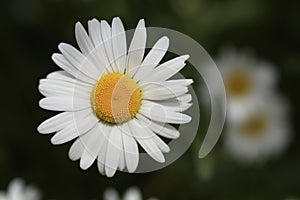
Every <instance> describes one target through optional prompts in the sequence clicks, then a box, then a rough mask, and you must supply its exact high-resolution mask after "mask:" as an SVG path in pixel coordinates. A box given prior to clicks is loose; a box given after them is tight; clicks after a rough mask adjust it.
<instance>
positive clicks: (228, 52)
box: [216, 49, 277, 121]
mask: <svg viewBox="0 0 300 200" xmlns="http://www.w3.org/2000/svg"><path fill="white" fill-rule="evenodd" d="M216 63H217V66H218V67H219V70H220V73H221V75H222V78H223V81H224V85H225V89H226V95H227V100H228V101H227V103H228V104H227V119H228V120H230V121H237V120H241V119H243V118H244V117H246V116H247V112H248V111H249V110H252V109H253V107H255V105H256V104H257V103H259V102H261V101H262V97H263V96H265V95H268V94H270V93H272V91H273V90H274V85H275V83H276V81H277V74H276V71H275V70H274V68H273V66H271V65H270V64H269V63H267V62H265V61H260V60H258V59H256V58H255V57H253V56H252V55H251V54H250V53H249V52H246V51H245V52H236V51H235V50H233V49H224V50H223V51H222V52H221V55H220V57H219V58H218V59H216Z"/></svg>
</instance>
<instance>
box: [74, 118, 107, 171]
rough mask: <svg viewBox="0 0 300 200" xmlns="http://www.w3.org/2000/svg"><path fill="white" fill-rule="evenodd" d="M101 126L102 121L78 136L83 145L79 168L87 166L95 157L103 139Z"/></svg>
mask: <svg viewBox="0 0 300 200" xmlns="http://www.w3.org/2000/svg"><path fill="white" fill-rule="evenodd" d="M103 126H104V125H102V123H97V124H96V125H95V126H94V127H93V128H92V129H91V130H90V131H89V132H88V133H86V134H84V135H82V136H80V137H79V139H80V140H81V141H82V143H83V145H84V151H83V153H82V156H81V160H80V167H81V169H84V170H85V169H87V168H89V167H90V166H91V165H92V164H93V162H94V161H95V159H96V158H97V156H98V154H99V151H100V149H101V147H102V145H103V143H104V141H105V137H104V134H103V132H104V128H103Z"/></svg>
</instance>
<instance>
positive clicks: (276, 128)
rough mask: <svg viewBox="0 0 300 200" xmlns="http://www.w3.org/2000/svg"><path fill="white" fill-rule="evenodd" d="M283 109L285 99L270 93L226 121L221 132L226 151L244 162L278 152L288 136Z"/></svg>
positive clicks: (278, 153) (277, 153) (282, 147)
mask: <svg viewBox="0 0 300 200" xmlns="http://www.w3.org/2000/svg"><path fill="white" fill-rule="evenodd" d="M287 111H288V106H287V102H285V101H284V100H283V99H282V98H280V97H279V96H276V95H273V97H272V98H266V99H265V100H264V103H260V104H257V105H256V108H254V109H253V110H251V111H249V112H248V113H247V117H246V118H244V119H243V120H241V121H239V122H238V123H228V124H227V130H226V134H224V138H225V141H224V143H225V147H226V149H227V151H228V152H229V153H230V154H231V155H232V156H233V157H234V158H236V160H237V161H240V162H242V163H246V164H248V163H251V162H264V161H266V160H267V159H268V158H272V157H275V156H278V155H280V154H281V153H282V152H283V150H285V148H286V147H287V144H288V142H289V140H290V130H289V129H290V128H289V126H288V124H287V122H288V115H287V114H288V113H287Z"/></svg>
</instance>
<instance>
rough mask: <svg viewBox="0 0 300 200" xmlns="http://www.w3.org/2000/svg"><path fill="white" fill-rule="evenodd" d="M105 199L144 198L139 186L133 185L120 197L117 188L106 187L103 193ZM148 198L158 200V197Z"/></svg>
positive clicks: (133, 199) (139, 199)
mask: <svg viewBox="0 0 300 200" xmlns="http://www.w3.org/2000/svg"><path fill="white" fill-rule="evenodd" d="M103 199H104V200H142V199H143V198H142V193H141V191H140V189H139V188H137V187H131V188H129V189H127V190H126V192H125V194H124V196H123V198H120V196H119V194H118V192H117V191H116V190H115V189H113V188H109V189H106V190H105V192H104V194H103ZM147 200H158V199H157V198H154V197H151V198H148V199H147Z"/></svg>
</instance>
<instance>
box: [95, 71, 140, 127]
mask: <svg viewBox="0 0 300 200" xmlns="http://www.w3.org/2000/svg"><path fill="white" fill-rule="evenodd" d="M141 101H142V98H141V90H140V88H139V86H138V85H137V83H136V82H135V81H134V80H133V79H132V78H130V77H129V76H127V75H124V74H119V73H111V74H107V75H105V76H103V77H102V78H101V79H100V80H99V81H98V82H97V84H96V85H95V88H94V91H93V94H92V104H93V109H94V112H95V113H96V115H97V117H98V118H100V119H101V120H103V121H105V122H108V123H113V124H116V123H123V122H126V121H128V120H130V119H132V118H134V117H135V115H136V114H137V112H138V111H139V109H140V107H141Z"/></svg>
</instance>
